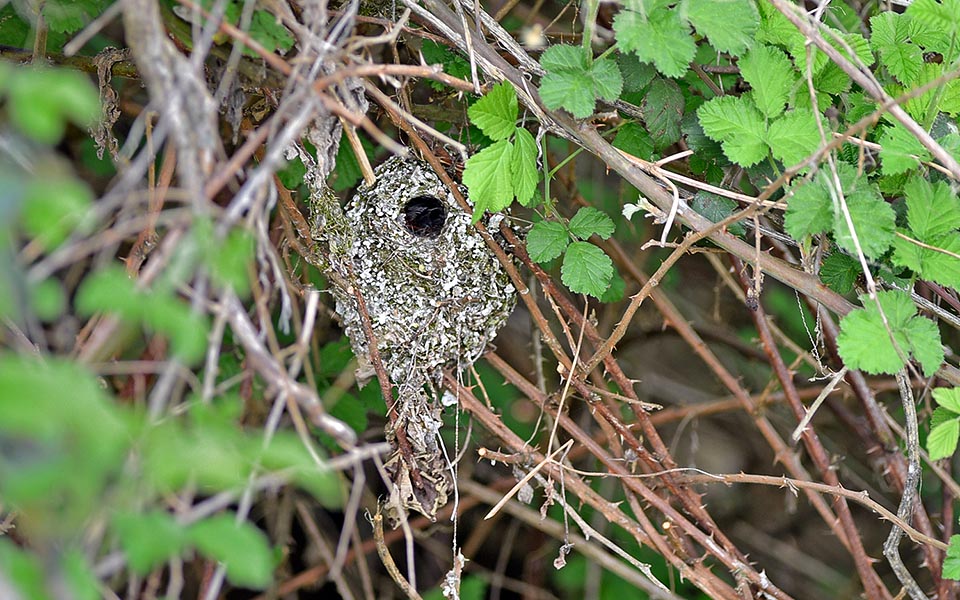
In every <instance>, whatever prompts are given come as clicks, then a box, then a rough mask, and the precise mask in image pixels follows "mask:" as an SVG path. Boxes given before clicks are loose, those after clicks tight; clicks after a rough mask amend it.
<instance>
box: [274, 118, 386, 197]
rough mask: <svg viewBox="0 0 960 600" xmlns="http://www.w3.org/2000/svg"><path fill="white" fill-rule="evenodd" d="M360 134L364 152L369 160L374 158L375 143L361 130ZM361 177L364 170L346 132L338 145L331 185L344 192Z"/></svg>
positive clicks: (335, 189)
mask: <svg viewBox="0 0 960 600" xmlns="http://www.w3.org/2000/svg"><path fill="white" fill-rule="evenodd" d="M358 135H359V137H360V145H361V146H362V147H363V151H364V154H366V155H367V160H373V154H374V148H373V144H371V143H370V140H368V139H367V138H366V137H365V136H363V135H360V134H359V132H358ZM361 177H363V172H362V171H361V170H360V161H359V160H357V155H356V154H354V152H353V147H352V146H351V145H350V143H349V142H348V141H347V134H346V133H344V134H343V135H341V136H340V145H339V146H338V147H337V166H336V167H334V169H333V181H332V183H331V184H330V187H331V188H333V189H334V191H337V192H342V191H343V190H348V189H350V188H352V187H353V186H355V185H357V182H358V181H360V178H361ZM291 189H292V188H291Z"/></svg>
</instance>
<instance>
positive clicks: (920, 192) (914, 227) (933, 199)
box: [903, 176, 960, 241]
mask: <svg viewBox="0 0 960 600" xmlns="http://www.w3.org/2000/svg"><path fill="white" fill-rule="evenodd" d="M903 193H904V195H905V196H906V198H907V223H908V224H909V225H910V230H911V231H912V232H913V235H914V236H915V237H916V238H917V239H919V240H921V241H925V240H929V239H931V238H933V237H935V236H939V235H943V234H946V233H950V232H952V231H953V230H955V229H957V228H958V227H960V201H958V200H957V196H956V195H955V194H954V193H953V192H952V191H951V190H950V185H949V184H947V183H946V182H943V181H938V182H936V183H932V182H930V181H929V180H928V179H926V178H924V177H919V176H915V177H911V178H910V180H909V181H908V182H907V183H906V185H904V186H903Z"/></svg>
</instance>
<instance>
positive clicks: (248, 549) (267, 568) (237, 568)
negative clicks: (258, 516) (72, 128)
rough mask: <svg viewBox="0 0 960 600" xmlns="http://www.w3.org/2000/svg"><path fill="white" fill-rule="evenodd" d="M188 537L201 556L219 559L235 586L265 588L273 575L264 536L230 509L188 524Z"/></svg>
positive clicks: (268, 549) (268, 546) (270, 557)
mask: <svg viewBox="0 0 960 600" xmlns="http://www.w3.org/2000/svg"><path fill="white" fill-rule="evenodd" d="M188 535H189V539H190V540H191V541H192V542H193V544H194V545H195V546H196V547H197V550H199V551H200V553H201V554H203V555H204V556H206V557H208V558H211V559H213V560H216V561H218V562H222V563H223V564H224V566H225V567H226V569H227V579H228V580H229V581H230V582H231V583H233V584H234V585H236V586H240V587H246V588H251V589H258V590H260V589H264V588H266V587H267V586H268V585H270V582H271V580H272V579H273V554H272V553H271V552H270V545H269V544H268V542H267V536H266V535H264V533H263V532H262V531H260V530H259V529H257V528H256V527H254V526H253V525H251V524H250V523H248V522H247V521H243V522H240V523H237V521H236V516H235V515H233V514H232V513H225V514H221V515H215V516H213V517H209V518H207V519H204V520H202V521H199V522H197V523H195V524H194V525H192V526H190V529H189V530H188Z"/></svg>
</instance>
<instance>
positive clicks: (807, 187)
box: [783, 176, 833, 241]
mask: <svg viewBox="0 0 960 600" xmlns="http://www.w3.org/2000/svg"><path fill="white" fill-rule="evenodd" d="M787 198H788V200H787V211H786V213H785V216H784V222H783V227H784V229H785V230H786V232H787V233H789V234H790V237H792V238H793V239H795V240H798V241H799V240H803V238H805V237H806V236H808V235H817V234H818V233H823V232H824V231H828V230H829V229H831V228H832V227H833V202H832V201H831V200H830V192H829V190H828V189H827V186H826V184H825V183H824V181H823V178H822V177H820V176H817V177H816V178H814V179H813V181H808V182H804V183H798V184H794V185H793V186H791V187H790V189H789V190H788V194H787Z"/></svg>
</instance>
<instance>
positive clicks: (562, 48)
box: [540, 44, 623, 119]
mask: <svg viewBox="0 0 960 600" xmlns="http://www.w3.org/2000/svg"><path fill="white" fill-rule="evenodd" d="M540 65H541V66H542V67H543V68H544V69H546V70H547V74H546V75H545V76H544V77H543V79H542V80H541V81H540V98H541V100H543V103H544V105H545V106H546V107H547V108H549V109H551V110H555V109H557V108H564V109H566V110H568V111H569V112H570V114H572V115H573V116H574V117H576V118H578V119H583V118H586V117H589V116H590V115H591V114H593V109H594V106H595V105H596V99H597V97H601V98H605V99H607V100H614V99H616V98H617V96H619V95H620V90H621V89H622V88H623V78H622V77H621V76H620V69H619V68H618V67H617V64H616V63H615V62H613V61H612V60H608V59H604V60H599V61H597V62H595V63H594V62H593V57H592V56H591V55H590V52H589V51H588V50H587V49H586V48H583V47H581V46H570V45H567V44H557V45H554V46H551V47H550V48H548V49H547V50H546V51H545V52H544V53H543V56H541V57H540Z"/></svg>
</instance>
